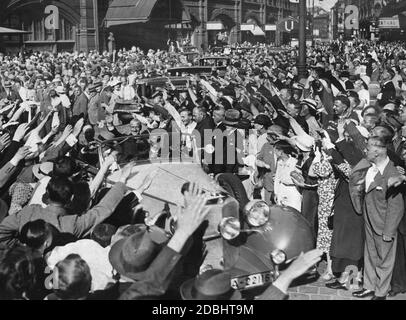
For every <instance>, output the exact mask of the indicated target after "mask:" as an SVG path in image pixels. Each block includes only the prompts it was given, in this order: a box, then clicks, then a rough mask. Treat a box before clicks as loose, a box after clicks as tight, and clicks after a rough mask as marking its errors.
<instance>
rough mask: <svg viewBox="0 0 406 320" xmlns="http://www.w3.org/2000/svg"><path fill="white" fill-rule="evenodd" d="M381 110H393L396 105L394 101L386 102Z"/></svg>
mask: <svg viewBox="0 0 406 320" xmlns="http://www.w3.org/2000/svg"><path fill="white" fill-rule="evenodd" d="M383 110H389V111H395V110H396V105H395V104H394V103H388V104H387V105H386V106H384V107H383Z"/></svg>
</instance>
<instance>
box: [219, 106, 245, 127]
mask: <svg viewBox="0 0 406 320" xmlns="http://www.w3.org/2000/svg"><path fill="white" fill-rule="evenodd" d="M241 118H242V114H241V111H239V110H236V109H229V110H227V111H226V114H225V119H224V121H223V123H224V124H225V125H226V126H232V127H233V126H237V125H238V123H239V122H240V120H241Z"/></svg>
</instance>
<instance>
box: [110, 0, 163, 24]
mask: <svg viewBox="0 0 406 320" xmlns="http://www.w3.org/2000/svg"><path fill="white" fill-rule="evenodd" d="M157 1H158V0H113V2H112V3H111V4H110V5H109V8H108V9H107V14H106V26H107V28H110V27H112V26H116V25H123V24H130V23H136V22H147V21H148V20H149V18H150V16H151V12H152V10H153V9H154V7H155V4H156V3H157Z"/></svg>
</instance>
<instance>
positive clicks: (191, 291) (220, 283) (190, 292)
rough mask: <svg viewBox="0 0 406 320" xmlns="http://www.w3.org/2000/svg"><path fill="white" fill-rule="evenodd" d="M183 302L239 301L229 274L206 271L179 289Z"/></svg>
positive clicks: (239, 297) (238, 293) (237, 292)
mask: <svg viewBox="0 0 406 320" xmlns="http://www.w3.org/2000/svg"><path fill="white" fill-rule="evenodd" d="M180 294H181V296H182V299H183V300H241V294H240V292H239V291H236V290H234V289H233V288H232V287H231V274H230V273H229V272H224V271H221V270H216V269H213V270H208V271H206V272H204V273H203V274H201V275H198V276H197V277H196V278H194V279H190V280H187V281H186V282H184V283H183V284H182V286H181V287H180Z"/></svg>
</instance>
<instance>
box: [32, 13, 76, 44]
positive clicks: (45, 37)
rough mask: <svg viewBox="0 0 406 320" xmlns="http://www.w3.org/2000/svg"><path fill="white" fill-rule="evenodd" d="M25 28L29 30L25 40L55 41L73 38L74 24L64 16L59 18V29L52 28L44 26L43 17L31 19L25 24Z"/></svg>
mask: <svg viewBox="0 0 406 320" xmlns="http://www.w3.org/2000/svg"><path fill="white" fill-rule="evenodd" d="M27 30H28V31H31V34H29V35H28V36H27V38H26V41H57V40H75V26H74V25H73V24H72V23H70V22H69V21H68V20H66V19H65V18H64V17H60V18H59V29H58V30H52V29H47V28H45V18H39V19H35V20H32V21H31V22H30V23H28V25H27Z"/></svg>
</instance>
